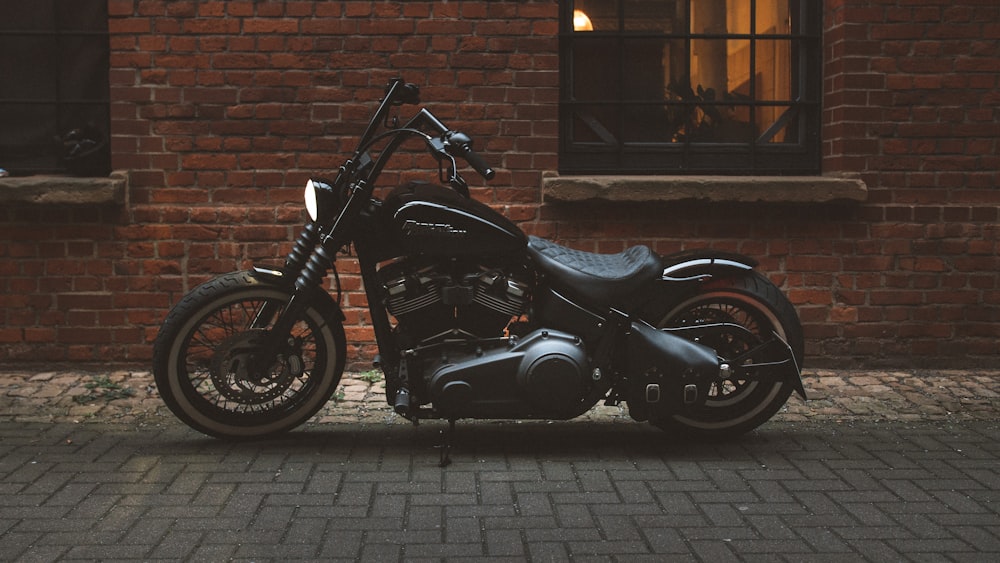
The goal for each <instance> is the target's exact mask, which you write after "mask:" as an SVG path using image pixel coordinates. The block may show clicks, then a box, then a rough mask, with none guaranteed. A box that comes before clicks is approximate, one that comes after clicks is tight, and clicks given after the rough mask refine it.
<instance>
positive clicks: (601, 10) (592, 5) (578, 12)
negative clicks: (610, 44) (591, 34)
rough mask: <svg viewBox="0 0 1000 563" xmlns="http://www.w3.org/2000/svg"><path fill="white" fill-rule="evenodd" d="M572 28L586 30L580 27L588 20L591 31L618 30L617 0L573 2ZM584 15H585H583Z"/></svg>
mask: <svg viewBox="0 0 1000 563" xmlns="http://www.w3.org/2000/svg"><path fill="white" fill-rule="evenodd" d="M573 11H574V16H575V17H574V23H575V24H576V25H574V30H576V31H581V32H582V31H588V30H586V29H585V28H583V27H582V24H583V22H585V21H589V22H590V25H591V26H592V28H593V29H592V31H618V30H619V26H618V0H577V1H576V2H574V3H573ZM584 16H585V17H584Z"/></svg>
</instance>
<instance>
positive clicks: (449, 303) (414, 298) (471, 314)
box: [379, 261, 530, 345]
mask: <svg viewBox="0 0 1000 563" xmlns="http://www.w3.org/2000/svg"><path fill="white" fill-rule="evenodd" d="M379 278H380V282H381V284H382V290H383V295H384V296H385V303H386V309H388V311H389V313H390V314H392V316H393V317H395V318H396V320H397V321H399V327H398V328H399V330H400V331H402V332H404V333H405V334H406V336H407V339H408V340H409V341H410V342H411V344H412V345H417V344H421V343H427V342H429V341H433V340H434V339H436V338H439V337H443V336H448V337H450V338H454V337H460V338H473V339H477V338H493V337H498V336H503V335H504V329H505V328H506V327H507V325H508V324H509V323H510V321H511V319H512V318H516V317H519V316H521V315H522V314H523V313H524V312H525V310H526V308H527V304H528V301H529V299H530V286H529V285H528V284H527V283H525V282H522V281H519V280H517V279H515V278H514V277H513V276H512V275H510V274H509V273H507V272H505V271H504V270H503V269H501V268H490V267H486V266H478V265H477V266H473V267H467V268H464V269H461V270H459V271H453V272H444V271H442V270H441V268H439V267H438V266H437V265H425V266H423V267H415V266H413V265H411V264H410V263H409V262H408V261H404V262H402V263H396V264H391V265H389V266H386V267H384V268H382V269H381V270H380V271H379Z"/></svg>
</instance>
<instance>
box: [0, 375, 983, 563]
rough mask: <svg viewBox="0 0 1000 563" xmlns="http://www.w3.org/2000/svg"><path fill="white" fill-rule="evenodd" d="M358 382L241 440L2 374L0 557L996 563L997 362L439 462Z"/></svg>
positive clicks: (422, 430)
mask: <svg viewBox="0 0 1000 563" xmlns="http://www.w3.org/2000/svg"><path fill="white" fill-rule="evenodd" d="M365 379H367V378H365V377H364V376H363V375H362V374H354V375H352V376H351V377H349V378H346V379H345V381H344V389H343V392H342V393H338V394H339V395H341V397H340V399H339V400H338V402H337V404H336V405H335V406H333V407H331V408H329V409H327V410H326V411H324V412H323V413H321V414H320V415H318V416H317V418H316V419H314V421H313V422H311V423H310V424H309V425H307V426H306V427H305V428H304V429H303V430H300V431H296V432H292V433H290V434H288V435H286V436H283V437H281V438H277V439H272V440H263V441H254V442H246V443H233V442H225V441H220V440H213V439H209V438H205V437H203V436H202V435H200V434H198V433H196V432H194V431H192V430H189V429H187V428H186V427H185V426H183V425H182V424H180V423H179V422H176V421H175V420H174V419H173V418H172V417H170V416H169V415H168V414H167V413H164V412H163V408H162V407H161V406H160V405H159V403H158V399H157V398H156V396H155V391H154V390H152V389H149V388H148V385H149V376H148V374H143V373H139V372H133V373H131V375H130V374H129V373H128V372H112V373H79V372H63V371H50V372H34V373H20V374H19V373H18V372H16V371H13V370H7V371H6V372H5V373H0V506H2V508H0V560H2V561H74V560H79V561H84V560H87V561H94V560H102V561H125V560H133V561H140V560H141V561H153V560H194V561H225V560H241V561H288V560H317V561H319V560H322V561H331V560H344V561H349V560H350V561H379V562H383V561H471V560H482V559H486V558H489V559H491V560H498V561H504V560H509V561H629V562H632V561H796V562H798V561H845V560H867V561H880V562H881V561H997V560H1000V463H998V460H1000V408H998V406H1000V403H998V397H997V391H998V390H1000V385H998V384H997V383H998V382H1000V374H998V373H996V372H877V373H876V372H826V371H813V372H810V373H809V377H807V379H806V388H807V390H808V391H809V393H810V395H811V396H812V397H813V400H811V401H809V402H808V403H803V402H801V401H799V400H798V399H795V398H793V399H792V400H791V401H790V404H789V408H788V409H787V410H786V411H785V412H783V413H781V414H780V415H779V416H778V417H776V419H775V420H774V421H772V422H770V423H768V424H766V425H764V426H763V427H761V429H759V430H757V431H755V432H753V433H751V434H749V435H747V436H744V437H742V438H740V439H738V440H734V441H731V442H724V443H698V442H685V441H680V440H675V439H674V440H672V439H670V438H669V437H667V436H665V435H664V434H663V433H661V432H659V431H657V430H655V429H652V428H651V427H650V426H649V425H643V424H635V423H629V424H623V423H622V424H619V422H624V420H626V418H623V416H622V413H620V412H618V410H617V409H610V408H607V407H605V408H602V409H597V410H595V411H592V412H591V413H589V414H588V416H587V417H584V418H583V419H582V420H581V421H578V422H572V423H563V422H555V423H546V422H524V423H514V422H506V423H493V422H485V423H462V422H459V424H458V427H457V429H456V432H455V436H454V440H453V450H452V454H451V458H452V460H453V463H452V464H451V465H450V466H448V467H446V468H441V467H439V466H438V453H439V451H440V450H439V449H438V447H439V445H440V443H441V440H442V431H443V429H444V428H445V427H446V424H445V423H441V422H427V423H424V424H422V425H421V426H419V427H416V428H414V427H412V426H410V425H409V424H404V423H402V422H400V421H398V420H394V419H393V417H391V416H389V415H388V412H387V410H386V409H383V408H382V407H381V406H380V405H379V404H378V401H379V400H381V399H380V397H379V392H380V389H381V385H380V383H378V382H375V383H374V384H372V383H369V382H368V381H365ZM128 389H131V390H132V391H131V393H132V396H126V395H128V394H129V391H128ZM74 397H80V398H79V399H74ZM334 422H336V424H334Z"/></svg>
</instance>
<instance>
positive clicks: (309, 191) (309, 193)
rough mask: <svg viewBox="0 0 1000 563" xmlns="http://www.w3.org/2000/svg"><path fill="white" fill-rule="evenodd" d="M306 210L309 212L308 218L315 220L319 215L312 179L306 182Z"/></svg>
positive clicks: (314, 185)
mask: <svg viewBox="0 0 1000 563" xmlns="http://www.w3.org/2000/svg"><path fill="white" fill-rule="evenodd" d="M305 198H306V212H308V213H309V218H310V219H312V220H313V222H314V223H315V222H316V218H317V217H319V201H317V200H318V198H317V196H316V184H313V181H312V180H309V181H308V182H306V193H305Z"/></svg>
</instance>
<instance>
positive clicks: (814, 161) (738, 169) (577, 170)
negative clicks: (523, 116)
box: [559, 0, 823, 175]
mask: <svg viewBox="0 0 1000 563" xmlns="http://www.w3.org/2000/svg"><path fill="white" fill-rule="evenodd" d="M693 1H698V0H693ZM747 1H749V2H751V7H750V13H751V22H750V25H749V30H750V32H749V33H725V34H717V33H693V32H692V31H691V25H690V17H691V16H690V14H691V10H686V15H687V18H688V19H687V20H686V21H685V25H683V26H682V28H683V29H682V30H681V31H674V32H670V33H650V32H648V31H643V32H635V31H625V23H624V22H625V13H624V7H625V5H626V1H625V0H620V1H619V3H618V6H619V8H618V10H619V16H618V22H619V28H618V30H617V31H588V32H577V31H574V29H573V13H574V9H575V8H576V5H577V2H576V1H574V0H566V1H563V2H560V33H559V56H560V102H559V138H560V143H559V171H560V173H561V174H564V175H565V174H594V175H601V174H625V175H649V174H722V175H815V174H819V173H820V172H821V125H822V115H821V113H822V104H821V98H822V88H823V82H822V80H823V79H822V66H823V64H822V61H823V51H822V31H823V25H822V3H821V2H815V0H789V4H790V7H791V9H793V10H795V11H796V12H797V14H798V17H796V18H793V19H792V29H791V32H790V33H787V34H773V33H772V34H764V33H759V32H758V30H757V28H756V21H755V19H756V4H757V0H747ZM594 37H604V38H608V39H611V38H615V39H617V41H618V45H619V50H618V53H619V56H620V62H619V64H618V72H619V73H622V72H625V66H626V64H625V61H624V57H625V55H624V54H625V53H626V51H625V49H624V47H623V45H624V42H625V41H626V39H628V40H636V39H642V38H649V39H654V40H662V41H683V42H684V44H685V53H686V54H685V55H684V56H685V57H686V58H687V61H688V62H687V63H686V64H688V65H690V52H691V41H693V40H701V39H737V40H748V41H749V42H750V45H751V47H750V53H751V54H750V65H751V66H750V69H751V76H753V75H754V73H755V72H756V68H757V67H756V60H755V53H756V50H757V42H758V41H766V40H787V41H789V42H790V43H791V45H792V47H791V65H792V66H791V69H790V70H791V74H792V76H791V81H792V83H793V85H792V88H793V89H794V91H795V92H796V95H797V99H794V100H789V101H783V102H773V101H761V100H751V101H750V102H749V103H748V102H746V101H740V102H726V101H721V100H718V101H715V102H712V104H713V105H715V106H720V107H721V106H725V105H736V104H737V103H739V104H740V105H744V106H747V105H749V107H750V114H751V115H753V114H755V113H756V112H755V111H754V108H756V107H758V106H767V105H772V106H778V105H780V106H782V107H788V108H789V110H788V112H786V114H785V118H786V119H787V116H788V115H794V116H795V117H797V120H796V119H795V118H792V119H791V122H790V123H789V122H788V121H785V122H783V123H782V125H783V126H788V125H789V124H790V125H791V126H795V127H797V130H796V131H795V134H796V135H797V137H796V141H795V142H782V143H768V142H767V138H766V136H767V134H768V132H769V131H770V129H768V130H766V131H761V132H760V133H759V134H757V137H756V138H755V140H754V141H752V142H746V143H712V142H701V141H693V140H691V139H690V138H689V139H687V140H683V141H679V142H676V141H675V142H653V143H628V142H622V141H621V140H620V139H621V137H622V136H621V135H617V136H616V135H615V132H614V131H608V132H607V134H606V135H605V140H604V142H603V144H602V143H589V144H588V143H575V142H574V131H573V126H574V120H575V119H576V114H577V113H578V109H579V108H581V107H583V106H598V107H599V106H606V107H609V108H616V107H617V108H624V107H625V106H628V105H629V104H633V105H634V104H636V102H635V101H633V100H629V99H627V93H625V92H623V91H622V88H621V87H620V84H622V83H623V81H622V80H618V81H617V85H614V86H610V89H613V90H615V94H614V95H612V96H609V98H608V99H597V100H595V99H580V98H578V97H576V96H575V95H574V92H573V85H574V76H573V69H574V67H575V66H576V65H574V64H573V60H572V59H573V56H574V48H575V46H576V45H577V44H578V42H579V41H581V40H583V41H586V40H590V39H591V38H594ZM687 73H688V76H690V66H688V67H687ZM619 77H621V74H619ZM751 82H752V81H751ZM751 88H753V86H751ZM751 92H753V90H751ZM643 103H647V102H643ZM702 103H703V102H696V101H669V102H663V105H664V106H665V107H674V106H678V107H679V106H690V105H699V104H702ZM623 113H624V111H621V110H619V113H618V115H622V114H623ZM751 120H753V118H751ZM779 121H782V120H781V119H779ZM753 124H754V122H753V121H751V125H753ZM623 129H624V128H623V127H621V128H619V131H621V130H623ZM755 134H756V133H755ZM608 139H613V140H615V142H616V143H615V144H613V145H611V144H610V143H609V142H608V141H607V140H608Z"/></svg>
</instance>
